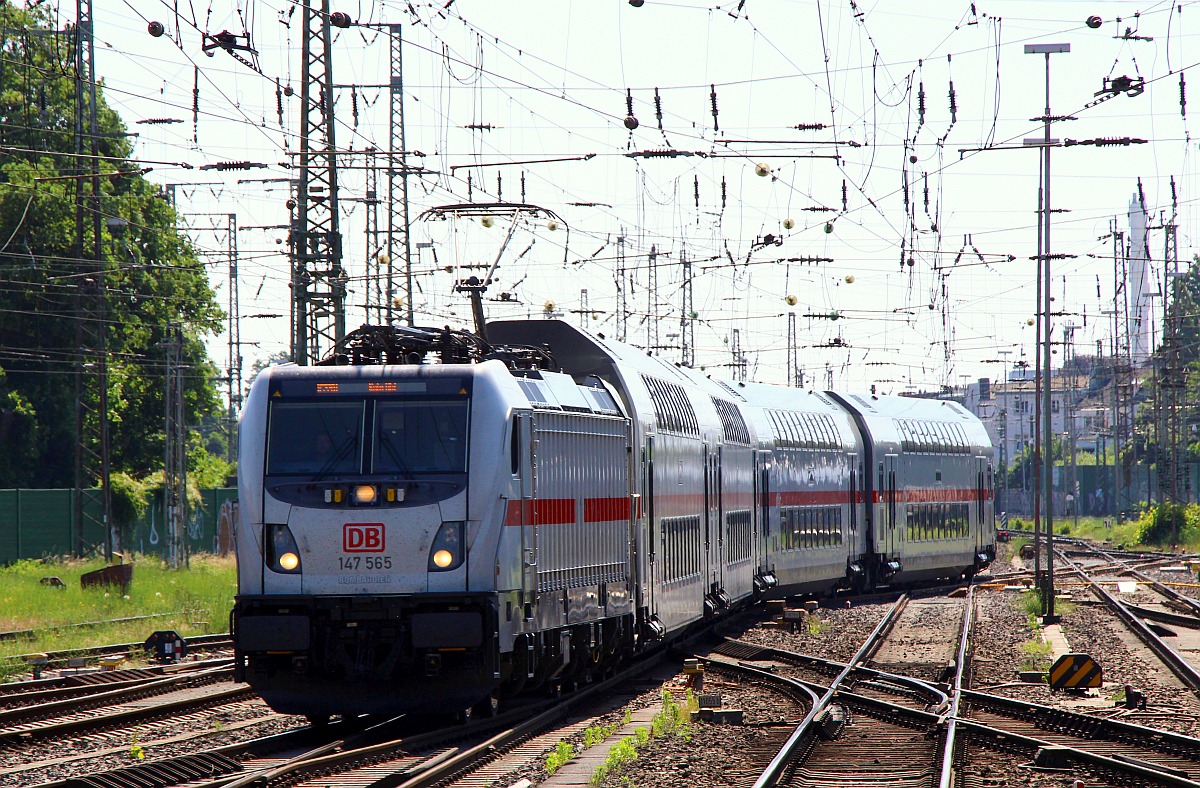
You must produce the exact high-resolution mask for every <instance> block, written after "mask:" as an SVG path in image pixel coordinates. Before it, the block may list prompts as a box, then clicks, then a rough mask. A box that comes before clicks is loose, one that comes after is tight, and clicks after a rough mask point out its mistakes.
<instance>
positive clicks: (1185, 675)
mask: <svg viewBox="0 0 1200 788" xmlns="http://www.w3.org/2000/svg"><path fill="white" fill-rule="evenodd" d="M1058 554H1059V557H1060V558H1061V560H1063V561H1065V562H1066V564H1067V566H1069V567H1070V568H1071V570H1072V571H1073V572H1074V573H1075V574H1077V575H1079V576H1080V577H1081V578H1083V579H1084V580H1085V581H1086V582H1087V584H1088V585H1089V586H1090V587H1091V589H1092V593H1093V594H1095V595H1096V596H1098V597H1099V598H1100V599H1102V600H1103V601H1104V602H1105V603H1106V604H1108V606H1109V607H1110V608H1111V609H1112V610H1113V612H1114V613H1116V614H1117V617H1118V618H1120V619H1121V620H1122V621H1124V622H1125V624H1126V625H1127V626H1128V627H1129V628H1130V629H1131V630H1133V633H1134V634H1135V635H1137V636H1138V638H1140V639H1141V641H1142V642H1143V643H1145V644H1146V645H1147V646H1148V647H1149V648H1150V650H1151V651H1153V652H1154V653H1155V654H1157V655H1158V658H1159V659H1161V660H1162V661H1163V664H1165V665H1166V666H1167V667H1168V668H1170V669H1171V672H1172V673H1174V674H1175V675H1176V676H1177V677H1178V678H1179V680H1180V681H1182V682H1183V683H1184V685H1186V686H1187V687H1188V688H1189V689H1190V690H1192V692H1200V670H1197V669H1196V666H1194V665H1192V663H1190V662H1188V661H1187V660H1186V659H1184V658H1183V657H1182V656H1180V654H1179V653H1178V652H1177V651H1175V650H1174V649H1173V648H1171V647H1170V646H1168V645H1167V644H1166V642H1165V641H1164V640H1163V639H1162V638H1160V637H1159V636H1158V634H1157V633H1156V632H1155V631H1154V630H1153V629H1151V628H1150V627H1148V626H1147V625H1146V623H1145V622H1144V621H1142V620H1141V619H1140V618H1138V617H1137V616H1135V615H1134V614H1133V611H1131V610H1130V609H1129V608H1128V607H1126V606H1125V603H1124V602H1122V601H1121V600H1119V599H1117V598H1116V597H1115V596H1113V595H1112V594H1110V593H1108V591H1106V590H1105V589H1104V587H1103V586H1101V585H1100V584H1099V583H1097V582H1096V581H1095V580H1093V579H1092V578H1091V576H1089V575H1088V574H1087V573H1086V572H1084V571H1083V569H1081V568H1080V567H1079V565H1078V564H1076V563H1075V562H1074V561H1072V560H1071V559H1070V558H1068V557H1067V556H1066V555H1064V554H1063V553H1062V551H1061V550H1060V551H1058Z"/></svg>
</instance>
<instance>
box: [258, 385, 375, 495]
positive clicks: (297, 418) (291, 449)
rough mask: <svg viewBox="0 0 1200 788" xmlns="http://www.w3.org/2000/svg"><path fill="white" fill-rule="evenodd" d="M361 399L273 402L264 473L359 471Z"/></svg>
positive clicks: (319, 474) (360, 462)
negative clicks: (353, 400)
mask: <svg viewBox="0 0 1200 788" xmlns="http://www.w3.org/2000/svg"><path fill="white" fill-rule="evenodd" d="M364 405H365V403H363V402H361V401H360V402H275V403H272V407H271V431H270V435H269V437H268V438H267V473H287V474H304V475H310V476H325V475H327V474H331V473H359V472H360V470H361V465H362V433H363V408H364Z"/></svg>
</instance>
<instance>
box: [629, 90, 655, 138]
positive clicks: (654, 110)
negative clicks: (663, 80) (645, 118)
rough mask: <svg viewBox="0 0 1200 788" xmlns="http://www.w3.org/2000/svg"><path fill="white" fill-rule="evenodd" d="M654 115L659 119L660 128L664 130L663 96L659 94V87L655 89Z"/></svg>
mask: <svg viewBox="0 0 1200 788" xmlns="http://www.w3.org/2000/svg"><path fill="white" fill-rule="evenodd" d="M630 114H631V115H632V114H633V113H632V112H631V113H630ZM654 117H655V118H657V119H658V130H659V131H662V96H660V95H659V94H658V88H655V89H654Z"/></svg>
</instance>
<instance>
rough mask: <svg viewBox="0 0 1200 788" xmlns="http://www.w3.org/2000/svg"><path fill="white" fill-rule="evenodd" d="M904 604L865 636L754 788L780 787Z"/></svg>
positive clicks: (896, 606) (904, 597)
mask: <svg viewBox="0 0 1200 788" xmlns="http://www.w3.org/2000/svg"><path fill="white" fill-rule="evenodd" d="M907 601H908V595H907V594H903V595H901V597H900V598H899V599H897V600H896V603H895V604H894V605H892V607H891V609H890V610H888V612H887V614H886V615H885V616H884V617H883V618H882V619H880V621H879V623H878V624H876V625H875V629H873V630H871V634H870V635H868V636H867V639H866V641H865V642H864V643H863V644H862V646H861V647H859V649H858V651H857V653H855V655H854V656H853V657H851V659H850V662H849V663H847V665H846V667H845V668H843V669H842V671H841V672H840V673H838V675H837V678H835V679H834V680H833V684H831V685H830V686H829V688H828V689H825V690H824V694H823V695H821V697H820V699H819V700H818V701H817V702H816V703H815V704H813V707H812V708H811V709H809V712H808V714H806V715H805V716H804V719H803V720H801V721H800V724H799V725H797V726H796V729H795V730H794V731H793V732H792V735H791V736H789V737H788V740H787V741H786V742H784V744H783V747H782V748H781V749H780V750H779V753H778V754H777V755H776V756H775V757H774V758H773V759H772V760H771V763H770V764H769V765H768V766H767V768H766V770H765V771H764V772H763V773H762V774H761V775H759V777H758V779H757V780H755V781H754V788H774V786H776V785H778V784H779V781H780V779H782V778H783V774H784V772H785V770H786V769H787V767H788V766H789V765H790V764H791V762H792V761H793V760H794V759H795V757H796V755H797V753H798V752H799V751H800V749H801V747H802V746H803V745H804V742H805V741H806V740H807V739H808V737H809V735H810V734H811V728H812V726H813V723H814V722H815V721H816V720H817V719H818V718H820V716H821V715H822V714H824V713H825V710H826V709H827V708H828V707H829V703H830V701H832V700H833V697H834V695H837V694H838V693H839V691H840V689H841V684H842V682H843V681H845V680H846V677H847V676H849V675H850V673H851V672H852V671H853V670H854V668H855V667H856V666H857V665H858V663H859V662H862V661H863V660H865V659H867V658H868V656H869V654H871V653H873V652H874V650H875V649H876V648H877V647H878V645H879V642H881V641H882V639H883V637H884V633H885V632H887V631H888V630H889V629H890V628H891V627H892V625H893V624H894V623H895V621H896V619H897V618H899V615H900V611H901V610H902V609H903V608H904V605H905V603H907Z"/></svg>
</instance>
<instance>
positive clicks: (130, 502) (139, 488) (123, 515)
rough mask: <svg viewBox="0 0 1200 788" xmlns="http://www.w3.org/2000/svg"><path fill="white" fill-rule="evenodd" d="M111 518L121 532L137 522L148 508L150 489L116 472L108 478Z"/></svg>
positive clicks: (126, 475) (124, 474)
mask: <svg viewBox="0 0 1200 788" xmlns="http://www.w3.org/2000/svg"><path fill="white" fill-rule="evenodd" d="M109 490H110V494H111V496H112V517H113V520H114V521H115V524H116V525H117V527H118V528H120V529H121V530H122V531H125V530H127V529H128V528H129V527H130V526H132V525H133V524H134V523H136V522H137V520H138V518H139V517H141V516H142V515H144V514H145V513H146V510H147V509H149V508H150V488H149V487H148V486H147V485H146V484H145V483H144V482H140V481H138V480H137V479H135V478H133V477H132V476H130V475H129V474H127V473H124V472H122V471H117V472H116V473H114V474H112V475H111V476H110V477H109Z"/></svg>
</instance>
